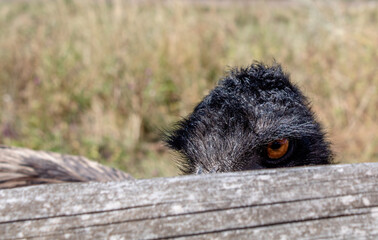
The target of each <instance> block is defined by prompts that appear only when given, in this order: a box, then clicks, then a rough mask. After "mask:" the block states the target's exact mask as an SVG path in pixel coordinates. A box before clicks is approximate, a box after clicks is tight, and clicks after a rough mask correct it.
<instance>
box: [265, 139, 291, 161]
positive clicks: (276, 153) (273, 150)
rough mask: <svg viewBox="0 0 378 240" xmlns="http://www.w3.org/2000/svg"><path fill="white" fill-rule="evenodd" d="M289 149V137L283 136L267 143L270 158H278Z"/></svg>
mask: <svg viewBox="0 0 378 240" xmlns="http://www.w3.org/2000/svg"><path fill="white" fill-rule="evenodd" d="M288 149H289V139H287V138H283V139H278V140H275V141H273V142H271V143H269V144H268V145H267V149H266V150H267V153H268V157H269V158H270V159H279V158H281V157H283V156H285V154H286V153H287V151H288Z"/></svg>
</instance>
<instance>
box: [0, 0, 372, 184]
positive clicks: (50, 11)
mask: <svg viewBox="0 0 378 240" xmlns="http://www.w3.org/2000/svg"><path fill="white" fill-rule="evenodd" d="M377 26H378V5H377V3H376V2H370V1H306V0H302V1H266V2H261V1H251V2H248V3H246V2H245V1H240V2H231V1H218V2H216V1H207V2H205V3H203V2H202V3H200V2H199V1H176V2H173V1H139V2H137V1H117V0H108V1H102V0H98V1H89V0H66V1H62V0H57V1H43V0H31V1H0V86H1V87H0V144H6V145H12V146H21V147H27V148H32V149H39V150H48V151H56V152H61V153H66V154H75V155H84V156H86V157H88V158H91V159H94V160H97V161H99V162H102V163H105V164H107V165H110V166H113V167H117V168H120V169H123V170H125V171H127V172H129V173H131V174H132V175H134V176H136V177H156V176H172V175H177V174H178V171H177V170H176V167H175V163H174V158H175V156H174V155H172V154H171V153H170V152H169V151H168V150H167V149H166V148H165V147H164V146H163V144H162V143H161V142H159V135H160V132H159V131H160V130H161V129H164V128H169V126H171V125H172V123H173V122H174V121H176V120H178V119H180V118H181V117H183V116H186V115H187V114H188V113H190V111H191V110H192V109H193V107H194V106H195V105H196V103H198V102H199V101H200V100H201V99H202V97H203V96H204V95H206V93H208V91H209V90H210V89H211V88H213V87H214V85H215V84H216V82H217V81H218V79H219V78H220V77H221V76H222V75H223V74H224V73H225V71H227V70H228V69H230V67H232V66H241V65H242V66H246V65H248V64H250V63H252V61H253V60H259V61H264V62H267V63H272V62H273V59H276V61H277V62H279V63H282V65H283V67H284V69H285V70H286V71H288V72H290V73H291V76H292V79H293V81H294V82H296V83H297V84H298V85H299V86H300V87H301V88H302V89H303V91H304V93H305V94H306V95H307V96H309V98H310V99H311V101H312V103H313V108H314V110H315V112H316V113H317V115H318V118H319V120H320V121H321V122H323V124H324V127H325V128H326V130H327V131H328V132H329V137H330V139H331V140H332V142H333V149H334V151H335V152H336V155H337V158H336V160H337V161H339V162H342V163H351V162H368V161H378V150H377V149H378V134H377V133H378V128H377V106H378V97H377V85H378V70H377V63H378V31H377Z"/></svg>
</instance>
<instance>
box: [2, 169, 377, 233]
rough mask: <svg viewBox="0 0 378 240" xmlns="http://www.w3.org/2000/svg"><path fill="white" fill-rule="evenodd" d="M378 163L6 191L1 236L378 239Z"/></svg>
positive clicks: (46, 186)
mask: <svg viewBox="0 0 378 240" xmlns="http://www.w3.org/2000/svg"><path fill="white" fill-rule="evenodd" d="M377 179H378V163H364V164H352V165H332V166H317V167H301V168H287V169H275V170H259V171H251V172H235V173H223V174H213V175H200V176H182V177H174V178H158V179H147V180H128V181H122V182H107V183H101V182H93V183H64V184H51V185H38V186H30V187H21V188H15V189H5V190H0V236H1V238H2V239H15V238H38V239H72V238H75V239H109V238H112V239H171V238H185V239H186V238H188V239H192V238H194V239H216V238H221V239H355V238H362V239H377V238H378V184H377Z"/></svg>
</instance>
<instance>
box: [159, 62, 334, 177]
mask: <svg viewBox="0 0 378 240" xmlns="http://www.w3.org/2000/svg"><path fill="white" fill-rule="evenodd" d="M165 141H166V143H167V145H168V146H169V147H170V148H172V149H173V150H176V151H177V152H178V153H179V154H180V155H181V157H182V158H181V161H180V168H181V170H182V171H183V172H184V173H187V174H191V173H209V172H231V171H242V170H251V169H261V168H274V167H291V166H301V165H314V164H328V163H330V162H331V159H332V153H331V151H330V148H329V143H328V142H327V141H326V140H325V138H324V133H323V131H322V129H321V127H320V125H319V123H318V122H317V121H316V119H315V116H314V113H313V112H312V111H311V109H310V106H309V102H308V100H307V99H306V97H305V96H303V95H302V93H301V92H300V90H299V89H298V88H297V87H296V86H295V85H293V84H291V83H290V81H289V76H288V75H287V74H285V73H284V72H283V71H282V69H281V67H280V66H279V65H278V64H275V65H273V66H266V65H264V64H261V63H254V64H252V65H251V66H249V67H247V68H240V69H233V70H231V71H230V73H229V74H228V76H226V77H224V78H223V79H222V80H221V81H220V82H219V84H218V86H217V87H216V88H215V89H213V90H212V91H211V92H210V94H209V95H208V96H206V97H205V98H204V99H203V101H202V102H201V103H199V104H198V106H197V107H196V108H195V109H194V111H193V112H192V113H191V114H190V115H189V116H188V117H187V118H186V119H184V120H182V121H180V122H178V123H177V125H176V128H175V129H174V130H173V131H172V132H170V133H168V134H167V135H166V139H165Z"/></svg>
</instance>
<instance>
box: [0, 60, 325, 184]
mask: <svg viewBox="0 0 378 240" xmlns="http://www.w3.org/2000/svg"><path fill="white" fill-rule="evenodd" d="M164 141H165V142H166V144H167V146H168V147H169V148H171V149H173V150H174V151H176V152H178V154H179V155H180V157H179V160H178V165H179V168H180V169H181V170H182V172H183V173H185V174H202V173H215V172H231V171H243V170H252V169H262V168H278V167H294V166H303V165H319V164H330V163H332V152H331V150H330V143H329V142H328V141H327V140H326V137H325V133H324V131H323V130H322V128H321V126H320V124H319V123H318V122H317V120H316V118H315V115H314V113H313V112H312V110H311V108H310V104H309V101H308V100H307V98H306V97H305V96H304V95H303V94H302V93H301V91H300V90H299V89H298V88H297V87H296V86H295V85H293V84H292V83H291V82H290V79H289V75H288V74H286V73H284V72H283V70H282V68H281V66H280V65H279V64H276V63H275V64H273V65H272V66H268V65H265V64H263V63H258V62H255V63H253V64H252V65H250V66H248V67H246V68H234V69H233V70H231V71H230V72H229V73H228V75H227V76H225V77H224V78H223V79H221V80H220V81H219V84H218V85H217V86H216V87H215V89H213V90H212V91H211V92H210V93H209V95H207V96H206V97H205V98H204V99H203V100H202V101H201V102H200V103H199V104H198V105H197V106H196V107H195V109H194V111H193V112H192V113H191V114H190V115H189V116H188V117H187V118H185V119H183V120H182V121H179V122H178V123H177V124H176V125H175V127H174V128H173V130H171V131H168V132H167V133H165V135H164ZM14 151H21V153H20V156H21V157H16V160H15V159H14V158H5V159H0V188H11V187H16V186H25V185H33V184H42V183H57V182H85V181H109V180H122V179H130V178H131V177H130V176H129V175H128V174H125V173H123V172H121V171H119V170H115V169H112V168H108V167H105V166H102V165H100V164H97V163H94V162H91V161H89V160H87V159H85V158H82V157H73V156H61V155H58V154H53V153H46V152H42V153H39V154H40V155H38V154H36V152H33V153H32V154H30V152H28V151H27V150H22V149H19V150H17V149H15V150H14Z"/></svg>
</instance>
